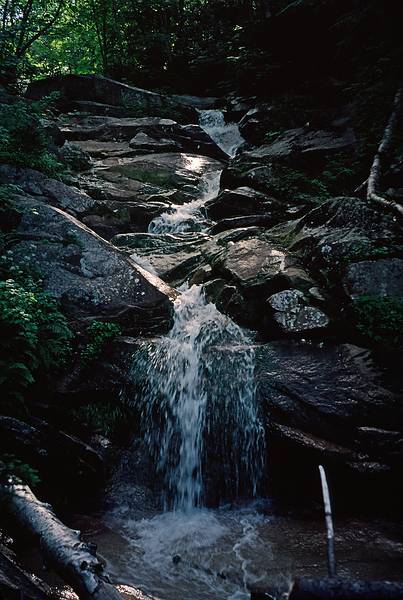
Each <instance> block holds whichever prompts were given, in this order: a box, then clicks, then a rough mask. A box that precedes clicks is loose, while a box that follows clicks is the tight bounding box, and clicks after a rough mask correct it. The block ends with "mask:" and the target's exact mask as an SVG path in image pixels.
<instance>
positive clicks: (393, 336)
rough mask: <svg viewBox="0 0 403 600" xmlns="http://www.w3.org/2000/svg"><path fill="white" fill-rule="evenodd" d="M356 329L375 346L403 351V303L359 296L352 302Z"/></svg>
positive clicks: (376, 297) (395, 299) (397, 300)
mask: <svg viewBox="0 0 403 600" xmlns="http://www.w3.org/2000/svg"><path fill="white" fill-rule="evenodd" d="M354 311H355V315H356V322H357V329H358V331H359V332H360V333H361V334H363V335H364V336H365V337H367V338H369V339H370V340H371V341H373V342H375V343H377V344H384V345H386V346H389V347H391V348H395V349H398V350H403V301H402V300H399V299H398V298H382V297H380V296H369V295H368V296H360V297H359V298H357V299H356V300H355V301H354Z"/></svg>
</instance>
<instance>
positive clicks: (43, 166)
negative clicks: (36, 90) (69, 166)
mask: <svg viewBox="0 0 403 600" xmlns="http://www.w3.org/2000/svg"><path fill="white" fill-rule="evenodd" d="M52 100H53V99H52V98H50V99H47V100H46V101H41V102H34V103H31V104H30V103H28V102H25V101H22V100H20V101H18V102H15V103H14V104H11V105H7V104H1V105H0V163H1V162H2V163H9V164H12V165H16V166H19V167H29V168H32V169H37V170H38V171H42V172H43V173H46V174H47V175H50V176H52V177H55V176H58V175H59V174H60V173H61V171H62V165H61V164H60V163H59V162H58V160H57V159H56V157H55V155H54V154H52V153H50V152H49V150H48V148H49V139H48V137H47V135H46V131H45V128H44V127H43V125H42V123H41V117H42V116H43V114H44V113H45V111H46V110H47V107H48V106H49V102H52Z"/></svg>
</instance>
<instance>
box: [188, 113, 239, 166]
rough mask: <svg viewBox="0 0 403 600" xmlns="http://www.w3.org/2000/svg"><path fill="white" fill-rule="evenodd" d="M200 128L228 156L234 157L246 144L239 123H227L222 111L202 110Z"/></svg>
mask: <svg viewBox="0 0 403 600" xmlns="http://www.w3.org/2000/svg"><path fill="white" fill-rule="evenodd" d="M199 123H200V127H202V128H203V129H204V131H205V132H206V133H208V135H209V136H210V137H211V139H212V140H214V141H215V143H216V144H217V146H219V147H220V148H221V150H224V152H226V153H227V154H228V156H231V157H234V156H235V154H236V152H237V150H238V148H239V147H240V146H242V144H243V143H244V142H245V140H244V139H243V137H242V135H241V133H240V131H239V127H238V124H237V123H226V121H225V115H224V113H223V112H222V111H221V110H202V111H200V117H199Z"/></svg>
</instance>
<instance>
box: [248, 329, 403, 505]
mask: <svg viewBox="0 0 403 600" xmlns="http://www.w3.org/2000/svg"><path fill="white" fill-rule="evenodd" d="M256 377H257V393H258V396H259V398H260V401H261V403H262V408H263V410H264V411H265V414H266V415H267V419H268V421H267V423H268V428H269V431H270V434H269V438H268V439H269V453H270V457H271V459H270V460H271V467H272V469H273V474H274V471H276V472H277V473H278V475H279V476H280V477H283V479H284V471H285V470H287V472H288V476H287V479H288V481H289V483H290V484H291V480H292V478H293V477H294V476H295V477H296V480H298V482H301V480H302V481H303V480H304V477H305V478H306V479H305V480H306V484H307V485H308V481H309V477H308V475H307V473H308V472H312V474H313V475H314V476H315V478H317V464H318V463H320V464H324V465H325V466H326V467H327V468H329V472H330V473H331V474H334V475H336V472H339V473H340V472H342V473H343V474H344V475H343V477H344V483H345V481H346V480H345V478H346V477H347V476H348V477H350V476H351V478H352V481H355V483H356V484H357V483H358V485H359V482H360V481H362V480H363V478H364V479H365V478H367V479H368V480H369V481H372V482H376V481H378V482H383V483H384V484H385V482H386V481H389V482H394V484H396V485H397V486H398V487H399V485H400V484H399V480H400V475H399V473H400V472H401V468H402V466H403V405H402V403H401V401H400V393H399V392H401V390H399V387H398V386H397V383H396V382H397V380H396V381H395V380H394V379H393V377H392V376H390V375H389V376H387V375H386V374H385V372H384V371H383V370H382V369H381V368H380V367H378V366H377V364H376V363H375V362H374V360H373V358H372V356H371V353H370V352H369V351H368V350H364V349H362V348H358V347H356V346H352V345H349V344H342V345H338V344H335V343H332V342H321V343H313V342H304V341H295V340H294V341H291V340H282V341H275V342H271V343H269V344H265V345H262V346H259V347H258V348H257V349H256ZM270 447H271V448H272V449H271V451H270ZM312 470H313V471H312ZM298 471H301V473H300V474H298ZM296 485H299V483H296ZM380 485H381V484H380ZM344 490H345V485H344V486H343V487H342V490H341V491H342V493H344ZM384 490H385V488H381V489H380V495H382V494H384ZM402 491H403V490H402V489H401V488H400V493H401V492H402ZM294 492H295V490H294ZM374 492H375V490H374V488H373V493H374Z"/></svg>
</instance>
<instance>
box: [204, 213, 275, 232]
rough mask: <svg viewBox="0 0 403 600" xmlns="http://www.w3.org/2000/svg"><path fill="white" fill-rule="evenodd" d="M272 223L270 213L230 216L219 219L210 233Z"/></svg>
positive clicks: (265, 225) (266, 225) (270, 224)
mask: <svg viewBox="0 0 403 600" xmlns="http://www.w3.org/2000/svg"><path fill="white" fill-rule="evenodd" d="M273 224H274V221H273V217H272V215H270V214H267V213H266V214H262V215H259V214H252V215H248V216H245V217H232V218H229V219H221V220H220V221H218V223H216V224H215V225H213V227H212V228H211V229H210V233H211V234H213V235H215V234H216V233H222V232H223V231H228V230H230V229H238V228H241V227H267V228H269V227H271V226H272V225H273Z"/></svg>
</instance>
